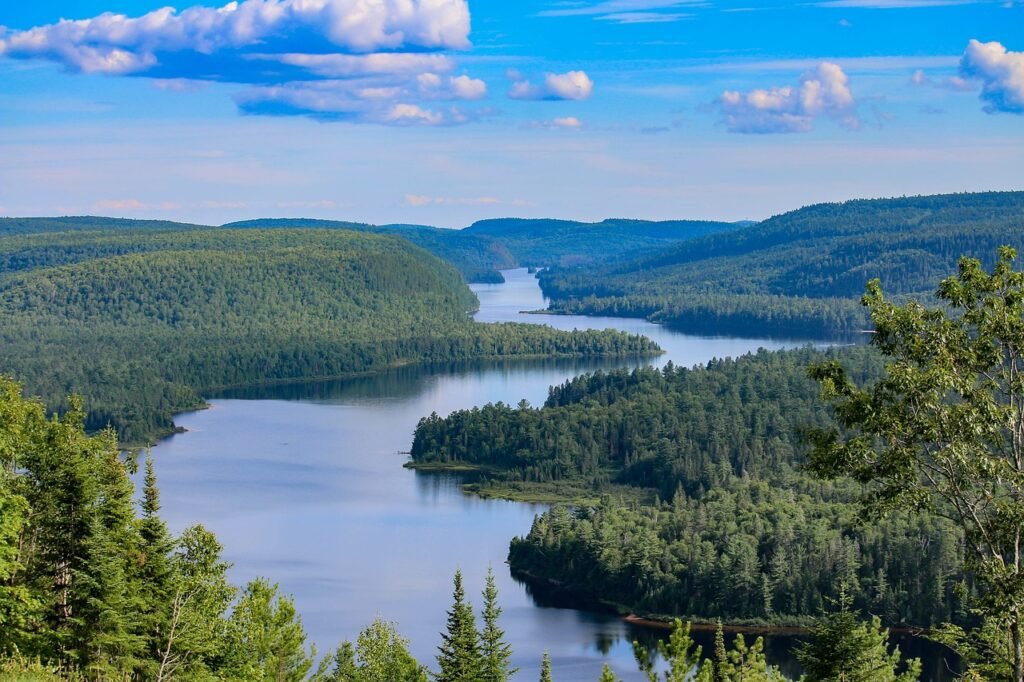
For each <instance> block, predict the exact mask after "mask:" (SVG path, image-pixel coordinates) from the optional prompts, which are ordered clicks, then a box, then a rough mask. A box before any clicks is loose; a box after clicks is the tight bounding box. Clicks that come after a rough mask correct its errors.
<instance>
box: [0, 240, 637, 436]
mask: <svg viewBox="0 0 1024 682" xmlns="http://www.w3.org/2000/svg"><path fill="white" fill-rule="evenodd" d="M476 306H477V301H476V298H475V297H474V296H473V294H472V292H471V291H470V290H469V289H468V288H467V287H466V285H465V283H464V282H463V280H462V278H461V277H460V275H459V273H458V272H457V271H456V270H455V269H454V268H452V267H450V266H448V265H446V264H445V263H443V262H441V261H439V260H437V259H435V258H433V257H432V256H430V255H429V254H428V253H426V252H425V251H422V250H420V249H419V248H417V247H414V246H412V245H411V244H409V243H407V242H404V241H402V240H398V239H395V238H392V237H386V236H381V235H373V234H360V233H354V232H350V231H342V230H255V229H248V230H224V229H219V228H217V229H209V230H171V231H163V230H158V231H136V232H123V231H117V232H110V231H77V232H61V233H47V234H35V235H19V236H12V237H6V238H0V322H2V324H0V369H2V370H3V371H4V372H8V373H11V374H13V375H15V376H16V377H18V378H19V379H20V380H22V381H24V382H25V384H26V386H27V388H28V389H29V390H30V391H31V392H32V393H33V394H37V395H40V396H42V397H44V399H45V400H46V401H47V402H48V404H50V405H54V406H58V407H59V409H65V408H66V407H67V404H66V402H65V398H64V396H66V395H68V394H69V393H72V392H78V393H81V394H83V395H87V396H89V397H90V399H89V402H88V404H87V411H88V416H87V425H88V426H89V428H90V429H98V428H102V427H104V426H106V425H108V424H109V425H112V426H114V427H115V428H116V429H117V430H118V432H119V434H120V436H121V437H122V439H123V440H125V441H128V442H140V441H147V440H150V439H152V438H154V437H157V436H159V435H162V434H166V433H168V432H170V431H171V430H172V429H173V421H172V416H173V414H174V413H175V412H179V411H182V410H188V409H193V408H197V407H200V406H202V404H203V401H202V398H201V397H200V396H201V395H202V393H203V392H204V391H208V390H213V389H216V388H218V387H227V386H242V385H254V384H260V383H267V382H275V381H286V380H298V379H308V378H317V377H334V376H343V375H348V374H353V373H359V372H366V371H373V370H378V369H382V368H384V367H388V366H393V365H396V364H401V363H408V362H435V361H449V360H462V359H469V358H487V357H504V356H517V355H518V356H524V355H531V356H532V355H545V356H572V355H592V354H622V355H627V354H646V353H652V352H656V350H657V349H656V348H655V347H654V346H653V344H651V343H650V342H649V341H648V340H646V339H640V338H636V337H629V336H627V335H625V334H621V333H617V332H610V331H609V332H579V333H564V332H557V331H554V330H552V329H550V328H546V327H537V326H534V325H515V324H509V325H482V324H476V323H474V322H472V320H471V319H470V317H469V315H468V312H469V311H471V310H473V309H475V308H476Z"/></svg>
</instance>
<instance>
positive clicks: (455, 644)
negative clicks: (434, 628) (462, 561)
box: [435, 571, 484, 682]
mask: <svg viewBox="0 0 1024 682" xmlns="http://www.w3.org/2000/svg"><path fill="white" fill-rule="evenodd" d="M454 584H455V587H454V588H453V590H452V608H451V610H450V611H448V626H447V631H446V632H443V633H441V646H440V647H438V652H439V653H438V655H437V665H438V668H439V671H438V674H437V676H436V678H435V679H437V681H438V682H476V680H479V679H481V677H482V674H483V662H484V659H483V656H482V655H481V651H480V641H479V637H480V635H479V633H478V632H477V629H476V617H475V616H474V615H473V606H472V605H471V604H469V603H467V602H466V592H465V589H464V588H463V587H462V571H456V572H455V578H454Z"/></svg>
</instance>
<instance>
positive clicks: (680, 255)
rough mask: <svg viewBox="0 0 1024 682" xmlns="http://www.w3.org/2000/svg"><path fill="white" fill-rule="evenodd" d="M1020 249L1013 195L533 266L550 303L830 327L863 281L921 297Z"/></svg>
mask: <svg viewBox="0 0 1024 682" xmlns="http://www.w3.org/2000/svg"><path fill="white" fill-rule="evenodd" d="M1003 244H1009V245H1011V246H1014V247H1016V248H1018V249H1024V192H987V193H976V194H949V195H939V196H923V197H907V198H899V199H875V200H857V201H847V202H843V203H832V204H818V205H814V206H808V207H806V208H802V209H799V210H797V211H792V212H790V213H784V214H782V215H778V216H775V217H773V218H770V219H769V220H766V221H764V222H761V223H757V224H755V225H753V226H750V227H746V228H744V229H740V230H736V231H733V232H728V233H720V234H710V235H707V236H704V237H701V238H698V239H693V240H690V241H686V242H683V243H681V244H677V245H674V246H672V247H670V248H666V249H662V250H661V251H659V252H658V253H656V254H648V255H645V256H643V257H640V258H636V259H634V260H631V261H630V262H628V263H620V264H613V265H609V266H605V267H600V268H588V269H582V268H581V269H570V268H558V269H556V270H553V271H550V272H546V273H544V274H543V275H542V278H541V282H542V285H543V287H544V291H545V293H546V294H547V295H548V296H550V297H551V298H552V299H554V301H555V304H554V308H555V309H557V310H561V311H566V312H568V311H571V312H583V313H588V314H612V315H624V316H644V317H649V318H651V319H654V320H658V321H662V322H666V323H668V324H671V325H673V326H675V327H677V328H680V329H684V330H687V331H692V332H705V333H739V332H742V333H769V334H779V335H792V336H808V335H809V336H833V335H845V334H851V333H856V332H857V331H858V330H860V329H863V328H864V327H865V326H866V325H867V319H866V316H865V314H864V311H863V310H862V309H861V308H860V306H859V305H858V304H857V299H858V298H859V296H860V295H861V294H862V293H863V291H864V285H865V284H866V283H867V282H868V281H869V280H870V279H872V278H875V277H878V278H881V280H882V284H883V287H884V289H885V290H886V291H887V292H888V293H890V294H895V295H903V296H928V295H930V294H931V293H932V289H933V287H934V285H935V282H936V281H938V280H939V279H940V278H941V277H944V276H946V275H948V274H949V273H950V272H951V271H953V269H954V268H955V267H956V261H957V260H958V259H959V257H960V256H962V255H968V256H972V257H977V258H980V259H982V260H983V261H984V262H991V261H993V260H994V258H995V252H996V249H997V248H998V247H999V246H1000V245H1003Z"/></svg>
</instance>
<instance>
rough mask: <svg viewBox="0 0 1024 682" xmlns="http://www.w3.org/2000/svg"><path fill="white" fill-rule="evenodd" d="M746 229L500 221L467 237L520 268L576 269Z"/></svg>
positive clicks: (694, 223)
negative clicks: (492, 245) (502, 252)
mask: <svg viewBox="0 0 1024 682" xmlns="http://www.w3.org/2000/svg"><path fill="white" fill-rule="evenodd" d="M745 224H746V223H743V224H739V223H722V222H713V221H702V220H669V221H660V222H651V221H646V220H626V219H620V218H616V219H609V220H604V221H601V222H599V223H582V222H576V221H572V220H550V219H543V218H542V219H523V218H498V219H493V220H481V221H479V222H476V223H473V224H472V225H470V226H469V227H467V228H466V229H465V230H463V232H465V233H467V234H472V235H481V236H487V237H490V238H491V239H494V240H496V241H498V242H499V243H501V245H502V246H504V247H505V248H506V249H508V251H509V252H510V253H511V254H512V256H513V257H514V258H515V259H516V261H517V262H518V264H519V265H524V266H525V265H533V266H552V265H562V266H573V265H591V264H595V263H607V262H614V261H621V260H626V259H629V258H636V257H638V256H640V255H641V254H644V253H650V252H652V251H655V250H661V249H663V248H665V247H666V246H668V245H671V244H674V243H677V242H682V241H686V240H689V239H693V238H695V237H700V236H703V235H707V234H715V233H719V232H729V231H734V230H736V229H739V228H740V227H742V226H743V225H745Z"/></svg>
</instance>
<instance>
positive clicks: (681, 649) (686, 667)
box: [633, 618, 713, 682]
mask: <svg viewBox="0 0 1024 682" xmlns="http://www.w3.org/2000/svg"><path fill="white" fill-rule="evenodd" d="M658 653H659V654H660V655H661V657H662V658H664V659H665V661H666V662H667V663H668V670H666V671H665V673H664V679H665V682H691V681H694V682H712V681H713V666H712V665H711V663H710V661H708V662H707V663H706V664H705V665H703V666H702V665H701V663H700V655H701V647H699V646H696V645H695V644H694V642H693V639H692V638H691V637H690V624H689V623H683V621H681V620H680V619H678V618H676V619H675V620H674V621H673V622H672V634H671V635H669V638H668V643H665V642H658ZM633 656H634V657H635V658H636V662H637V665H638V666H640V671H641V672H642V673H643V674H644V675H645V676H646V677H647V679H648V680H650V682H658V673H657V672H656V671H655V669H654V664H655V659H654V654H653V653H652V652H651V651H650V649H648V648H647V647H645V646H644V645H643V644H641V643H640V642H637V641H634V642H633Z"/></svg>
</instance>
